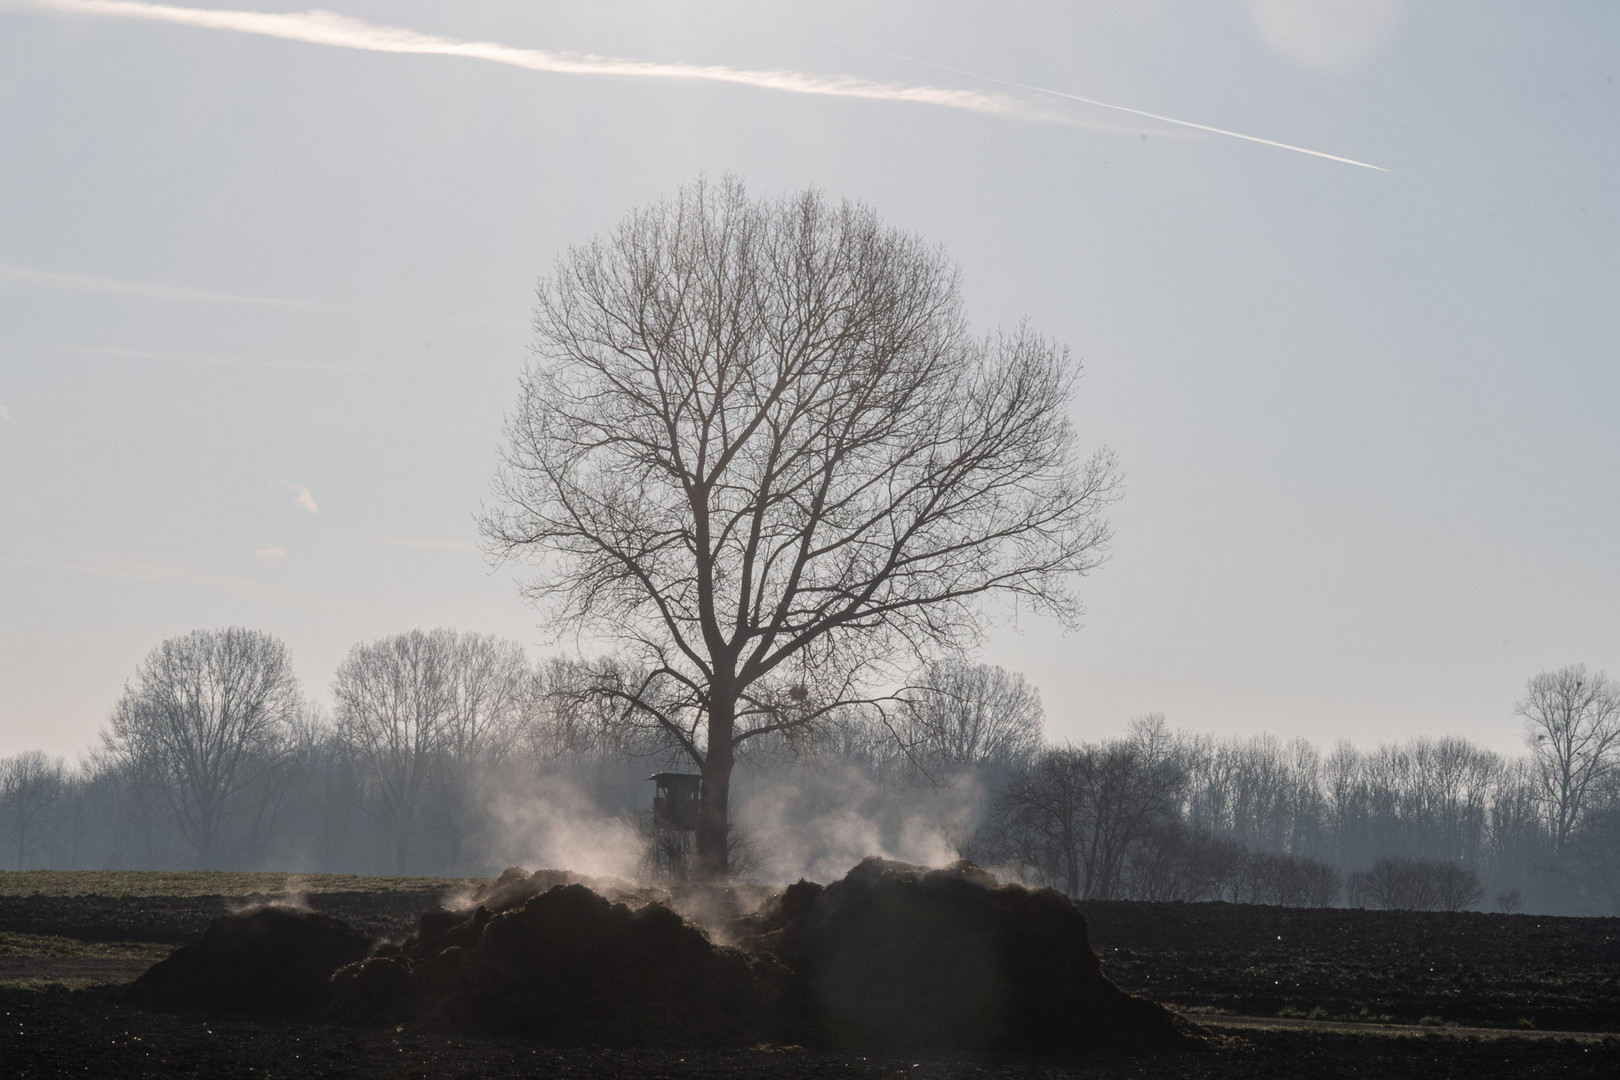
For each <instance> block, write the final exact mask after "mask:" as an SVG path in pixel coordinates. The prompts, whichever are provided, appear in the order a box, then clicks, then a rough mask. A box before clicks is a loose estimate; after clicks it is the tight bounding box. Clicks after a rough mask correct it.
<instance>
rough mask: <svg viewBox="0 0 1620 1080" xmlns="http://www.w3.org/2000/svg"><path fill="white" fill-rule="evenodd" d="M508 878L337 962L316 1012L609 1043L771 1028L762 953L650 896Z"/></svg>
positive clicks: (773, 997)
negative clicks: (408, 931)
mask: <svg viewBox="0 0 1620 1080" xmlns="http://www.w3.org/2000/svg"><path fill="white" fill-rule="evenodd" d="M508 886H509V887H507V888H501V889H496V890H492V891H491V894H490V896H489V897H488V898H489V899H490V900H491V901H492V902H493V903H495V904H497V905H498V910H491V908H490V907H489V906H485V905H480V906H478V907H476V908H474V909H473V910H472V911H471V912H465V911H463V912H459V913H457V912H452V911H448V910H445V909H439V910H436V911H431V912H428V913H427V914H425V915H424V916H423V917H422V922H421V929H420V931H419V932H418V933H417V934H416V935H414V936H413V937H411V938H409V939H407V940H406V941H405V943H404V944H403V945H401V946H397V947H395V946H384V947H382V948H380V949H378V950H377V951H376V952H375V953H374V954H373V955H372V956H371V957H369V958H367V959H366V960H364V961H362V962H360V963H355V964H351V965H349V966H348V967H346V968H344V969H343V970H341V971H339V972H338V973H337V974H336V975H335V976H333V979H332V994H331V998H330V1006H329V1015H330V1016H331V1017H332V1018H334V1019H340V1020H347V1021H350V1022H357V1023H371V1024H376V1023H389V1024H393V1023H416V1024H421V1025H422V1026H424V1027H427V1028H429V1029H432V1030H438V1031H444V1032H456V1033H477V1034H490V1035H506V1036H523V1037H530V1038H539V1039H546V1040H556V1039H567V1040H570V1041H581V1042H586V1043H597V1044H611V1045H627V1044H643V1043H659V1042H687V1043H690V1042H700V1043H702V1042H707V1043H713V1042H726V1043H737V1042H751V1041H759V1040H761V1039H770V1038H775V1037H778V1036H779V1035H780V1033H781V1032H780V1030H779V1028H780V1024H779V1022H778V1021H779V1016H780V1011H779V1009H778V1008H777V1002H778V1001H779V1000H780V998H781V996H782V994H781V986H782V984H783V982H784V981H785V977H786V973H785V972H784V971H783V970H782V969H781V968H780V966H779V965H777V964H775V963H774V962H773V961H771V960H770V959H769V958H756V957H751V956H748V955H747V954H745V953H743V952H740V951H739V950H736V949H730V948H724V947H719V946H716V945H714V944H712V943H711V942H710V940H709V938H708V937H707V936H706V935H705V934H704V933H703V932H702V931H701V930H699V929H697V927H695V926H693V925H692V924H691V923H689V922H687V921H686V920H684V919H682V918H681V916H679V915H678V914H676V913H675V912H673V911H671V910H670V909H669V908H668V907H665V906H664V905H663V904H660V903H656V902H653V903H647V904H644V905H643V906H641V907H639V908H631V907H629V906H628V905H626V904H622V903H613V902H612V901H610V900H608V899H606V898H604V897H602V896H599V895H598V894H597V893H595V892H593V891H592V890H591V889H589V888H586V887H585V886H584V885H581V884H558V885H553V886H552V887H551V888H549V889H547V890H546V891H544V892H541V893H538V894H532V895H525V893H526V892H527V890H526V889H525V888H523V887H521V886H520V885H519V883H517V882H515V881H511V882H508Z"/></svg>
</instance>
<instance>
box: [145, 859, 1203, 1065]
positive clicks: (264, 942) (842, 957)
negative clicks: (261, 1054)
mask: <svg viewBox="0 0 1620 1080" xmlns="http://www.w3.org/2000/svg"><path fill="white" fill-rule="evenodd" d="M752 899H755V898H752V897H749V896H747V895H746V894H744V893H739V892H736V891H733V890H728V889H720V888H703V887H690V888H687V889H685V890H682V891H678V892H675V893H673V894H655V893H653V892H652V891H650V890H644V889H640V888H638V887H636V886H633V885H630V884H629V883H625V882H617V881H591V880H589V879H582V878H578V877H577V876H575V875H571V874H565V873H559V872H554V871H539V872H536V873H534V874H524V873H523V872H521V871H507V873H506V874H504V875H502V877H501V878H500V879H499V880H498V881H497V882H495V883H493V884H492V885H490V886H488V887H486V888H485V889H483V890H481V892H480V893H479V894H477V895H475V896H473V897H471V898H469V901H468V903H467V905H466V906H465V907H458V908H456V909H449V908H437V909H435V910H432V911H428V912H426V913H424V914H423V915H422V917H421V919H420V921H419V926H418V930H417V932H416V933H415V934H413V935H412V936H411V937H409V938H407V939H406V940H405V941H403V942H400V943H397V944H396V943H388V942H384V943H374V942H371V941H370V940H369V939H367V938H365V937H364V935H361V934H359V933H358V932H357V931H354V930H352V929H350V928H349V927H347V926H346V925H345V924H343V923H342V922H340V921H338V920H336V919H332V918H330V917H328V916H324V915H320V914H317V913H315V912H311V911H306V910H298V909H291V908H258V909H255V910H252V911H247V912H242V913H239V914H236V915H231V916H227V917H225V918H222V919H219V920H216V921H215V923H214V924H213V925H212V926H210V927H209V929H208V931H207V932H206V933H205V934H204V935H203V937H202V938H201V939H200V940H199V941H197V942H196V943H194V944H192V945H188V946H186V947H184V948H182V949H180V950H178V951H177V952H176V953H174V954H173V955H172V956H171V957H169V958H168V959H167V960H164V961H162V962H160V963H159V964H157V965H155V966H154V967H153V968H152V969H151V970H150V971H148V972H147V974H146V975H144V976H142V978H141V979H140V980H138V981H137V982H136V983H135V984H134V985H133V986H132V987H131V990H130V994H131V998H132V1000H134V1001H135V1002H136V1003H137V1004H141V1005H145V1006H148V1007H154V1008H162V1009H171V1010H182V1011H199V1010H200V1011H232V1012H242V1013H249V1014H263V1015H303V1016H310V1017H319V1018H324V1019H329V1020H336V1021H341V1022H347V1023H354V1024H408V1025H412V1026H417V1027H420V1028H424V1029H427V1030H432V1031H438V1032H443V1033H456V1034H487V1035H500V1036H518V1037H528V1038H535V1039H540V1040H544V1041H547V1042H552V1043H560V1044H571V1045H635V1044H660V1043H662V1044H695V1043H704V1044H729V1045H751V1044H756V1043H761V1042H778V1043H781V1042H796V1043H804V1044H811V1045H828V1046H845V1047H852V1048H870V1049H874V1050H902V1049H904V1050H910V1049H922V1048H930V1049H940V1050H956V1051H974V1052H1023V1051H1064V1050H1085V1049H1093V1048H1102V1047H1122V1046H1129V1047H1140V1048H1143V1049H1160V1048H1175V1047H1182V1046H1189V1045H1193V1044H1196V1043H1197V1042H1198V1041H1199V1036H1198V1033H1197V1031H1196V1029H1194V1028H1192V1027H1191V1026H1190V1025H1188V1024H1186V1023H1185V1022H1184V1021H1182V1020H1180V1019H1179V1018H1177V1017H1175V1016H1174V1015H1173V1014H1171V1013H1169V1012H1168V1011H1166V1010H1164V1009H1162V1008H1160V1007H1159V1006H1158V1005H1155V1004H1153V1003H1152V1002H1150V1001H1147V1000H1146V999H1143V998H1139V997H1133V996H1131V995H1128V994H1126V993H1124V992H1123V991H1121V990H1119V989H1118V988H1117V987H1116V986H1114V984H1113V983H1111V982H1109V981H1108V979H1106V978H1105V977H1104V976H1103V974H1102V971H1101V967H1100V965H1099V963H1098V960H1097V956H1096V954H1095V953H1094V952H1093V951H1092V949H1091V946H1090V944H1089V942H1088V940H1087V936H1086V924H1085V919H1084V917H1083V916H1082V915H1081V914H1080V912H1079V910H1078V909H1077V908H1076V907H1075V906H1074V905H1073V904H1072V903H1070V902H1069V900H1068V899H1067V898H1065V897H1063V896H1062V895H1061V894H1058V893H1056V892H1053V891H1051V890H1029V889H1025V888H1023V887H1021V886H1018V885H1001V884H998V883H997V882H996V880H995V879H994V878H993V877H991V876H990V875H989V874H987V873H985V872H984V871H982V870H979V869H978V868H977V867H974V866H972V865H971V864H968V863H959V864H957V865H955V866H953V867H950V868H948V869H944V870H927V869H924V868H921V867H914V866H907V865H905V864H901V863H895V862H889V861H885V860H881V859H868V860H866V861H864V862H862V863H861V864H860V865H858V866H856V867H855V868H854V869H853V870H851V871H850V872H849V874H848V875H846V876H845V877H844V878H843V879H842V880H840V881H837V882H834V883H832V884H831V885H827V886H821V885H816V884H812V883H809V882H803V881H801V882H799V883H798V884H797V885H793V886H791V887H789V888H788V889H787V890H786V891H785V892H781V893H777V894H774V895H768V896H766V897H765V898H764V901H763V903H760V904H758V905H757V909H756V910H753V911H751V912H749V913H747V914H743V913H741V909H742V908H743V907H745V906H748V903H749V901H750V900H752ZM679 911H685V912H687V913H688V914H689V915H695V916H697V917H698V918H701V919H702V920H703V921H704V922H705V924H706V925H708V926H710V927H711V928H712V929H711V931H709V932H705V931H704V930H701V929H699V928H698V926H697V925H696V924H695V923H694V922H692V921H689V920H688V919H687V918H686V917H683V915H682V914H679V913H678V912H679ZM711 935H712V936H711ZM717 940H718V941H726V942H730V943H731V944H725V945H721V944H716V943H715V941H717Z"/></svg>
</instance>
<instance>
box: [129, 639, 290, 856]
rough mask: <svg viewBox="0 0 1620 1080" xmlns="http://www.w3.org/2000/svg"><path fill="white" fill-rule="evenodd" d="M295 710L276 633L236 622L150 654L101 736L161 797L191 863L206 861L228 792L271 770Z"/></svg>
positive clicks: (214, 852) (232, 796)
mask: <svg viewBox="0 0 1620 1080" xmlns="http://www.w3.org/2000/svg"><path fill="white" fill-rule="evenodd" d="M302 708H303V698H302V695H301V694H300V691H299V686H298V679H297V677H296V676H295V675H294V674H293V668H292V661H291V659H290V658H289V657H288V656H287V649H286V646H284V645H283V644H282V643H281V642H280V641H278V640H277V639H276V638H274V637H272V636H271V635H269V634H266V633H264V632H262V631H259V630H249V629H246V628H244V627H240V626H233V627H231V628H229V629H226V630H196V631H193V632H192V633H190V634H187V635H186V636H184V637H177V638H170V639H169V640H168V641H165V642H164V643H163V644H161V645H159V646H158V647H157V648H156V649H154V650H152V652H151V654H150V655H149V656H147V658H146V661H145V663H143V664H142V665H141V667H140V669H139V670H138V671H137V672H136V675H135V678H134V680H133V681H132V682H131V683H130V684H129V685H128V686H126V687H125V689H124V696H123V697H122V698H121V699H119V702H118V705H117V707H116V708H115V709H114V710H113V715H112V720H111V723H110V725H109V730H108V731H107V732H105V733H104V734H103V740H104V742H105V744H106V747H107V750H108V751H109V753H110V754H111V755H112V757H113V758H114V759H115V760H117V761H120V762H122V763H124V764H125V765H126V766H127V768H128V770H129V773H130V775H131V776H133V777H136V778H138V780H139V782H141V783H145V784H149V785H151V786H153V787H155V788H156V790H158V791H159V792H160V793H161V794H162V796H163V799H164V801H165V802H166V803H167V804H168V806H169V809H170V810H171V811H172V812H173V813H174V816H175V820H176V821H177V822H178V823H179V826H180V830H181V833H182V835H183V836H184V837H185V839H186V842H187V843H188V844H189V845H190V847H191V849H192V851H193V853H194V854H195V856H196V859H197V863H198V865H199V866H202V867H211V866H214V865H215V864H216V861H217V859H218V858H219V856H220V855H221V842H222V839H223V836H222V830H223V828H224V825H225V823H226V820H227V816H228V815H229V813H230V811H231V810H232V809H233V807H234V805H235V802H236V800H237V798H238V796H239V795H240V793H241V792H242V791H243V790H244V789H245V788H247V787H248V786H249V785H251V784H252V783H254V782H255V781H256V780H257V779H258V778H259V777H260V776H261V775H263V774H264V773H266V772H269V771H273V770H274V769H275V768H277V766H278V763H279V762H280V761H281V759H282V757H283V756H284V755H285V754H286V753H287V750H288V737H289V735H290V734H291V732H292V727H293V724H294V723H295V722H296V720H297V719H298V716H299V713H300V710H301V709H302Z"/></svg>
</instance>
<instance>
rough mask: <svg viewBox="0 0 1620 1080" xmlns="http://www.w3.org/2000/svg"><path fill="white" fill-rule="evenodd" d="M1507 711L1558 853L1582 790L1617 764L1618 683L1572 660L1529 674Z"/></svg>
mask: <svg viewBox="0 0 1620 1080" xmlns="http://www.w3.org/2000/svg"><path fill="white" fill-rule="evenodd" d="M1513 711H1514V714H1515V715H1517V716H1520V717H1523V718H1524V722H1525V740H1526V742H1528V743H1529V745H1530V752H1531V754H1532V756H1533V757H1534V759H1535V764H1536V773H1537V779H1538V781H1539V785H1540V789H1541V798H1542V800H1543V804H1544V805H1545V807H1546V812H1547V818H1548V824H1549V825H1550V826H1551V828H1552V833H1553V853H1554V854H1555V855H1558V856H1562V855H1563V854H1564V851H1565V849H1566V848H1567V847H1568V845H1569V839H1570V836H1571V834H1572V833H1573V832H1574V831H1575V829H1576V827H1577V826H1578V825H1579V823H1580V818H1581V812H1582V811H1583V810H1584V809H1585V806H1586V801H1587V795H1588V793H1589V792H1590V791H1592V790H1593V789H1594V788H1595V786H1596V785H1597V784H1598V783H1599V782H1600V781H1602V779H1603V778H1604V777H1605V776H1606V775H1607V774H1608V773H1609V772H1610V771H1612V770H1614V769H1615V768H1616V767H1620V686H1617V685H1616V684H1615V683H1613V682H1612V681H1610V679H1609V677H1608V676H1607V675H1605V674H1604V673H1603V672H1601V671H1599V672H1595V673H1593V672H1588V671H1587V670H1586V665H1585V664H1573V665H1571V666H1569V667H1566V668H1560V669H1559V670H1557V671H1544V672H1542V673H1541V674H1540V675H1537V676H1535V677H1534V678H1532V679H1531V680H1530V681H1529V683H1528V684H1527V685H1526V687H1525V695H1524V697H1522V698H1520V699H1519V703H1518V704H1517V705H1516V706H1515V707H1514V710H1513Z"/></svg>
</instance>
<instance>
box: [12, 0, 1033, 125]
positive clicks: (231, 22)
mask: <svg viewBox="0 0 1620 1080" xmlns="http://www.w3.org/2000/svg"><path fill="white" fill-rule="evenodd" d="M0 7H9V8H14V9H15V8H24V9H27V8H33V9H37V10H43V11H55V12H63V13H68V14H76V15H100V16H103V17H107V18H115V19H140V20H144V21H148V22H166V23H176V24H179V25H182V26H195V27H200V28H203V29H208V30H234V31H237V32H239V33H244V34H261V35H264V36H265V37H274V38H284V39H286V40H288V41H302V42H306V43H308V44H311V45H331V46H334V47H336V48H342V49H361V50H364V51H367V52H390V53H414V54H418V55H430V56H464V57H468V58H470V59H473V60H486V61H489V62H491V63H496V64H507V65H510V66H511V67H519V68H526V69H528V70H530V71H545V72H552V73H556V74H562V75H620V76H633V77H641V78H654V79H697V80H703V81H708V82H723V83H736V84H739V85H742V86H753V87H758V88H760V89H765V90H782V91H786V92H788V93H793V94H819V95H823V96H826V97H850V98H865V99H868V100H873V101H910V102H917V103H919V104H924V105H938V106H942V107H944V108H950V109H964V110H967V111H969V112H977V113H987V114H989V115H992V116H1019V117H1023V118H1025V119H1048V120H1053V119H1056V118H1054V117H1044V116H1043V115H1042V114H1041V111H1040V110H1039V109H1038V107H1036V106H1035V105H1033V103H1031V102H1028V101H1023V100H1020V99H1018V98H1013V97H1009V96H1007V95H1006V94H994V93H985V92H983V91H978V90H950V89H946V88H944V87H938V86H906V85H903V84H900V83H885V82H875V81H873V80H870V79H862V78H858V77H856V76H853V75H811V74H806V73H804V72H798V71H752V70H748V69H746V68H733V67H725V66H722V65H704V64H681V63H673V64H666V63H653V62H650V61H643V60H625V59H621V58H618V57H612V56H598V55H595V54H592V53H574V52H550V51H547V50H543V49H520V48H516V47H514V46H511V45H501V44H498V43H496V42H491V41H461V40H458V39H456V38H446V37H438V36H436V35H433V34H423V33H419V32H417V31H415V30H407V29H405V28H403V27H397V26H379V25H377V24H375V23H368V22H364V21H362V20H360V19H355V18H350V17H349V16H347V15H339V14H336V13H334V12H330V11H318V10H317V11H298V12H291V13H287V14H272V13H267V12H259V11H215V10H207V9H202V8H190V7H178V6H175V5H172V4H148V3H142V2H137V0H4V2H0Z"/></svg>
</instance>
